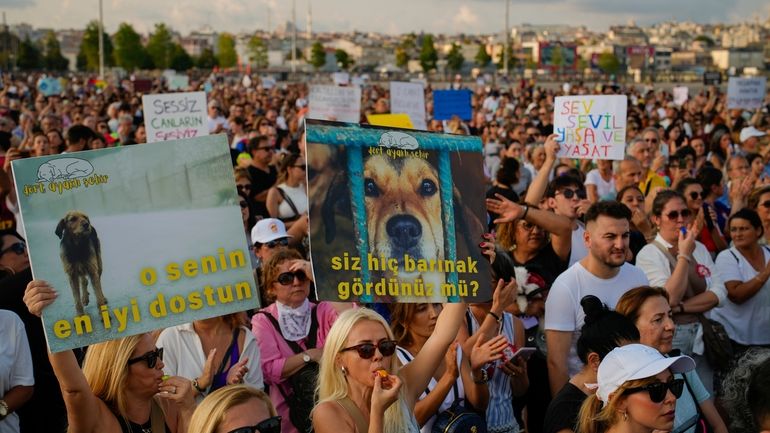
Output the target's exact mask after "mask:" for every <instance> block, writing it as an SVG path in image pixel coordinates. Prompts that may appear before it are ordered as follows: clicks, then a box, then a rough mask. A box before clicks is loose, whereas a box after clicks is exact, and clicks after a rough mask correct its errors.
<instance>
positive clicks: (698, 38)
mask: <svg viewBox="0 0 770 433" xmlns="http://www.w3.org/2000/svg"><path fill="white" fill-rule="evenodd" d="M695 40H696V41H699V42H703V43H705V44H706V45H707V46H709V47H713V46H714V45H716V42H714V40H713V39H711V38H710V37H708V36H706V35H698V36H696V37H695Z"/></svg>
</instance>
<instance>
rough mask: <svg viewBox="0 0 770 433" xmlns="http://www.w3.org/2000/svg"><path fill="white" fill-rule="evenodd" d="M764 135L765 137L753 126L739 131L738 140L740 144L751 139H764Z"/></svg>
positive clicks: (763, 133)
mask: <svg viewBox="0 0 770 433" xmlns="http://www.w3.org/2000/svg"><path fill="white" fill-rule="evenodd" d="M765 135H767V134H766V133H765V132H762V131H760V130H759V129H757V128H755V127H753V126H749V127H747V128H743V129H741V136H740V139H741V143H743V142H744V141H746V140H748V139H749V138H751V137H764V136H765Z"/></svg>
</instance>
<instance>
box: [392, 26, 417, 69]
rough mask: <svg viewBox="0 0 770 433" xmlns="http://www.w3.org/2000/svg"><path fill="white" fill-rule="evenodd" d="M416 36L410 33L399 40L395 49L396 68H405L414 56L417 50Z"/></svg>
mask: <svg viewBox="0 0 770 433" xmlns="http://www.w3.org/2000/svg"><path fill="white" fill-rule="evenodd" d="M416 41H417V35H415V34H414V33H410V34H408V35H406V36H404V38H403V39H402V40H401V42H400V43H399V44H398V46H397V47H396V51H395V54H396V66H398V67H399V68H403V67H406V66H407V65H408V64H409V60H410V59H412V57H413V56H414V52H415V51H416V50H417V45H416Z"/></svg>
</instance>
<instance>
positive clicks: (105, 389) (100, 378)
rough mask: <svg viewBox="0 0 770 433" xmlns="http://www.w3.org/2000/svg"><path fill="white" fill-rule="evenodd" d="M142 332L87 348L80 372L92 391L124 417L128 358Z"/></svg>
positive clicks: (126, 407) (125, 411)
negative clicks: (81, 371)
mask: <svg viewBox="0 0 770 433" xmlns="http://www.w3.org/2000/svg"><path fill="white" fill-rule="evenodd" d="M144 335H145V334H138V335H132V336H130V337H125V338H121V339H118V340H112V341H105V342H103V343H97V344H94V345H92V346H91V347H89V348H88V352H87V353H86V358H85V361H83V375H84V376H85V377H86V381H87V382H88V385H89V386H90V387H91V391H93V393H94V395H96V397H98V398H99V399H100V400H102V401H103V402H104V403H105V404H106V405H107V406H108V407H109V408H110V409H112V410H113V411H115V412H117V413H118V414H120V415H121V416H123V417H125V416H126V413H127V409H128V406H127V404H126V393H125V389H126V382H127V381H128V360H129V359H130V358H131V354H132V353H134V350H135V349H136V346H137V345H138V344H139V340H141V339H142V337H143V336H144Z"/></svg>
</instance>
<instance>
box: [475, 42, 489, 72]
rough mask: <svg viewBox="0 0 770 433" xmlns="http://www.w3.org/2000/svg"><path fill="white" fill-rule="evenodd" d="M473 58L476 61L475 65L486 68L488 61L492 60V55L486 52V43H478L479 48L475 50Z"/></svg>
mask: <svg viewBox="0 0 770 433" xmlns="http://www.w3.org/2000/svg"><path fill="white" fill-rule="evenodd" d="M474 60H475V61H476V65H478V66H479V67H480V68H486V67H487V66H488V65H489V62H491V61H492V56H490V55H489V53H488V52H487V46H486V45H484V44H479V50H478V51H477V52H476V57H475V58H474Z"/></svg>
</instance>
